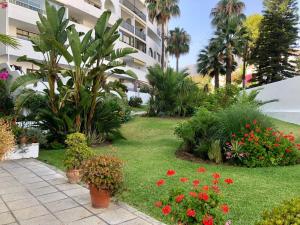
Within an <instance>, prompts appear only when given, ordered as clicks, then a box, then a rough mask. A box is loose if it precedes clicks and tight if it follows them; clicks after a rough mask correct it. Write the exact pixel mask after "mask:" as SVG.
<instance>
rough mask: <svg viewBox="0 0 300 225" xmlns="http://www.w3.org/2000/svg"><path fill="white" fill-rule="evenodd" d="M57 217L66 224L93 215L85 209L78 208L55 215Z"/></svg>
mask: <svg viewBox="0 0 300 225" xmlns="http://www.w3.org/2000/svg"><path fill="white" fill-rule="evenodd" d="M54 214H55V216H56V217H57V218H58V219H59V220H60V221H62V222H64V223H70V222H73V221H76V220H80V219H83V218H85V217H89V216H91V215H92V214H91V213H90V212H89V211H87V210H86V209H85V208H83V207H76V208H72V209H67V210H64V211H60V212H56V213H54Z"/></svg>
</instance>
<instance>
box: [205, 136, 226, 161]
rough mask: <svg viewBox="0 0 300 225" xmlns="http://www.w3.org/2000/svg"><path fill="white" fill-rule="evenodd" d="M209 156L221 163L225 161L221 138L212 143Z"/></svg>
mask: <svg viewBox="0 0 300 225" xmlns="http://www.w3.org/2000/svg"><path fill="white" fill-rule="evenodd" d="M208 158H209V160H211V161H213V162H215V163H221V162H222V161H223V155H222V149H221V144H220V141H219V140H217V141H214V142H212V143H211V146H210V147H209V149H208Z"/></svg>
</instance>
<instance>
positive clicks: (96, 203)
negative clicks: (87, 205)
mask: <svg viewBox="0 0 300 225" xmlns="http://www.w3.org/2000/svg"><path fill="white" fill-rule="evenodd" d="M89 187H90V195H91V201H92V206H93V208H96V209H99V208H108V206H109V203H110V194H109V192H108V191H107V190H99V189H98V188H96V187H95V186H94V185H92V184H90V185H89Z"/></svg>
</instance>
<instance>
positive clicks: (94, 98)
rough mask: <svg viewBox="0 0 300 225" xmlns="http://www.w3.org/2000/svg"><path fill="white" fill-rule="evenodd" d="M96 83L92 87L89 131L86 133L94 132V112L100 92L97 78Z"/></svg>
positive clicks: (88, 120)
mask: <svg viewBox="0 0 300 225" xmlns="http://www.w3.org/2000/svg"><path fill="white" fill-rule="evenodd" d="M94 82H95V83H94V85H93V87H92V91H91V93H92V101H91V108H90V111H89V114H88V119H87V126H86V127H87V131H86V134H90V133H91V132H92V121H93V118H94V114H95V110H96V105H97V92H98V89H99V88H98V86H99V84H98V80H97V78H95V80H94Z"/></svg>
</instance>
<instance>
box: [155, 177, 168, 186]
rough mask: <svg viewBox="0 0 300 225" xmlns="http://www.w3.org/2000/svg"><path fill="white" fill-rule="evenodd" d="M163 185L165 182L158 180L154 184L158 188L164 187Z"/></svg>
mask: <svg viewBox="0 0 300 225" xmlns="http://www.w3.org/2000/svg"><path fill="white" fill-rule="evenodd" d="M165 183H166V181H165V180H163V179H160V180H159V181H157V182H156V185H157V187H160V186H162V185H164V184H165Z"/></svg>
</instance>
